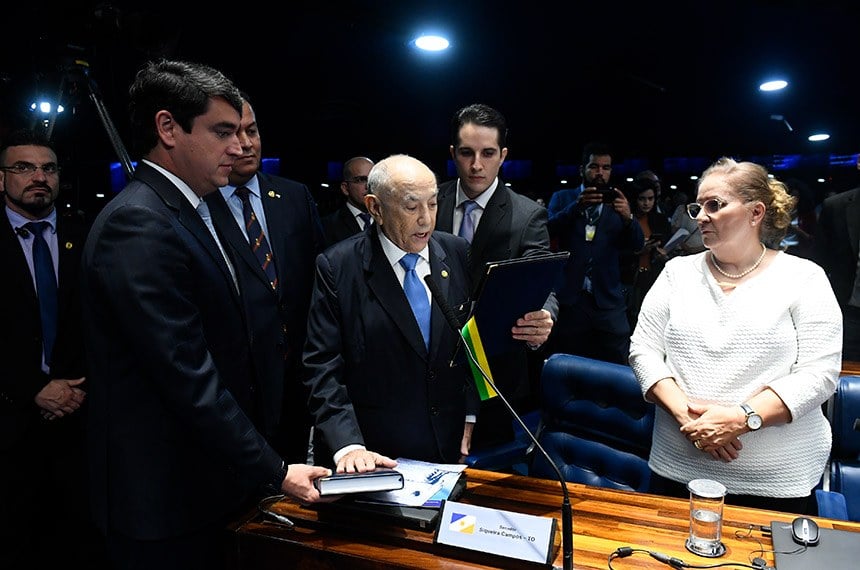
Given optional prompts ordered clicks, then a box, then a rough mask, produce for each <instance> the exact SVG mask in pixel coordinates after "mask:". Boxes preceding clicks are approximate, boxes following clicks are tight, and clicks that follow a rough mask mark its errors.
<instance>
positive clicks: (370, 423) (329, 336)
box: [304, 155, 477, 471]
mask: <svg viewBox="0 0 860 570" xmlns="http://www.w3.org/2000/svg"><path fill="white" fill-rule="evenodd" d="M436 195H437V188H436V177H435V175H434V174H433V172H432V171H431V170H430V169H429V168H427V166H425V165H424V164H423V163H421V162H420V161H418V160H416V159H414V158H412V157H409V156H405V155H395V156H391V157H389V158H386V159H384V160H382V161H380V162H378V163H377V164H376V165H375V166H374V167H373V169H372V170H371V171H370V176H369V179H368V196H367V199H366V200H367V209H368V211H369V212H370V213H371V214H372V215H373V219H374V223H373V225H371V227H370V230H369V231H367V232H363V233H361V234H357V235H354V236H352V237H351V238H348V239H346V240H344V241H341V242H339V243H337V244H335V245H334V246H331V247H329V248H328V249H327V250H326V251H324V252H323V253H322V254H320V255H319V256H318V257H317V264H316V265H317V274H316V283H315V285H314V294H313V299H312V302H311V311H310V315H309V318H308V342H307V345H306V348H305V353H304V362H305V365H306V366H307V367H308V368H309V370H310V377H309V379H308V385H309V386H310V390H311V398H310V409H311V413H312V414H313V415H314V417H315V424H314V451H315V459H316V461H317V462H321V463H323V464H328V463H331V464H333V465H336V468H337V470H338V471H354V470H355V471H366V470H370V469H373V468H374V467H379V466H386V467H390V466H393V465H394V461H393V460H392V457H394V458H396V457H398V456H403V457H408V458H411V459H419V460H424V461H433V462H443V463H456V462H458V461H460V459H461V457H462V456H465V455H467V454H468V452H469V445H470V439H471V431H472V423H470V422H467V421H466V418H467V415H473V414H474V413H475V411H476V407H477V399H476V397H477V394H476V391H475V389H474V385H473V384H472V383H471V382H468V381H467V377H466V372H465V369H464V367H463V366H460V365H454V366H451V365H450V361H451V358H452V356H453V354H454V350H455V348H456V347H457V342H458V335H457V333H455V332H454V331H453V330H451V328H450V327H449V326H448V324H447V323H446V321H445V317H444V315H443V312H442V309H441V308H440V307H439V303H438V299H436V298H433V297H432V296H431V294H430V291H429V288H428V286H427V285H426V282H425V277H426V276H428V275H429V276H430V279H432V280H434V281H435V282H436V283H437V284H438V287H439V290H440V291H441V293H442V296H443V297H444V301H447V303H448V304H449V305H450V306H451V307H452V308H453V309H452V310H454V311H455V316H456V317H458V318H461V319H462V318H463V317H464V316H465V312H466V311H468V303H467V301H468V297H469V288H470V284H469V275H468V265H467V250H468V243H467V242H466V240H464V239H461V238H459V237H456V236H452V235H450V234H446V233H444V232H438V233H434V232H433V229H434V226H435V223H436Z"/></svg>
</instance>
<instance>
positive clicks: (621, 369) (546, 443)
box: [529, 354, 654, 491]
mask: <svg viewBox="0 0 860 570" xmlns="http://www.w3.org/2000/svg"><path fill="white" fill-rule="evenodd" d="M541 409H542V412H543V417H542V422H543V426H542V431H541V433H540V437H539V441H540V443H541V445H542V446H543V448H544V449H545V450H546V451H547V453H548V454H549V455H550V457H552V458H553V460H554V461H555V462H556V464H557V465H558V466H559V469H560V470H561V472H562V475H563V476H564V478H565V480H566V481H568V482H571V483H584V484H587V485H593V486H598V487H610V488H614V489H626V490H636V491H647V490H648V485H649V482H650V475H651V472H650V470H649V468H648V454H649V452H650V449H651V431H652V427H653V425H654V404H650V403H648V402H646V401H645V400H644V399H643V397H642V392H641V391H640V388H639V383H638V382H637V381H636V377H635V376H634V374H633V370H632V369H631V368H630V367H629V366H622V365H620V364H614V363H610V362H603V361H600V360H593V359H591V358H585V357H582V356H574V355H569V354H554V355H552V356H551V357H549V358H548V359H547V361H546V362H545V363H544V367H543V372H542V374H541ZM529 474H530V475H533V476H536V477H543V478H547V479H555V478H556V474H555V470H553V468H552V466H550V465H549V463H548V462H547V461H546V459H545V458H544V457H543V455H542V454H540V453H539V452H535V453H534V454H533V457H532V462H531V468H530V470H529Z"/></svg>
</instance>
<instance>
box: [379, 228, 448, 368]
mask: <svg viewBox="0 0 860 570" xmlns="http://www.w3.org/2000/svg"><path fill="white" fill-rule="evenodd" d="M371 228H372V231H371V232H370V233H368V234H367V237H366V239H367V240H369V242H370V244H369V245H370V247H369V248H367V249H366V250H365V251H366V252H367V253H366V254H365V260H364V267H365V271H367V273H368V278H367V286H368V288H370V290H371V291H372V292H373V294H374V295H375V296H376V298H377V299H379V304H380V305H381V306H382V308H383V310H385V312H386V313H388V315H389V317H390V318H391V320H392V321H394V324H395V326H396V327H397V328H398V329H400V332H401V333H402V334H403V336H404V337H405V338H406V340H407V341H408V342H409V345H410V346H411V347H412V348H413V349H414V350H415V352H416V353H418V354H419V355H420V356H421V358H424V359H426V358H427V347H425V346H424V337H423V336H422V335H421V330H420V329H419V328H418V323H417V322H416V321H415V315H414V314H413V313H412V307H411V306H410V305H409V300H408V299H407V298H406V293H404V292H403V287H402V286H401V285H400V282H399V281H398V280H397V275H395V273H394V269H393V268H392V267H391V265H390V264H389V263H388V258H387V257H385V252H383V251H382V245H381V244H380V243H379V236H378V235H377V233H376V228H375V226H371ZM430 330H431V335H432V331H433V322H432V320H431V324H430ZM431 348H432V344H431Z"/></svg>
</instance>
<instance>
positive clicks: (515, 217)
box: [436, 104, 556, 450]
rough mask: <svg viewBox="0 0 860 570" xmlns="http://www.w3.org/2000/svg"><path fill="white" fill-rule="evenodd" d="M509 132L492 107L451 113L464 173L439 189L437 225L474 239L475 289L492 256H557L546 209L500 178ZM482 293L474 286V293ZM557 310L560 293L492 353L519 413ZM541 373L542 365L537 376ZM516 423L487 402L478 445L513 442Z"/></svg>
mask: <svg viewBox="0 0 860 570" xmlns="http://www.w3.org/2000/svg"><path fill="white" fill-rule="evenodd" d="M507 130H508V128H507V123H506V121H505V118H504V116H503V115H502V114H501V113H500V112H498V111H497V110H496V109H493V108H492V107H489V106H487V105H482V104H475V105H469V106H467V107H464V108H462V109H460V110H458V111H457V112H456V113H455V114H454V116H453V118H452V123H451V146H450V153H451V158H453V159H454V163H455V164H456V166H457V175H458V177H457V179H456V180H450V181H448V182H445V183H443V184H441V185H440V186H439V213H438V220H437V225H436V227H437V229H439V230H441V231H444V232H449V233H458V234H459V235H460V236H464V237H466V239H467V240H469V241H470V242H471V248H470V266H469V272H470V275H471V281H472V284H473V288H474V287H477V286H478V285H479V283H480V279H481V275H483V273H484V270H485V267H486V264H487V262H489V261H502V260H506V259H516V258H519V257H526V256H529V255H534V254H541V253H550V243H549V233H548V232H547V228H546V220H547V215H546V209H545V208H544V207H543V206H541V205H539V204H538V203H537V202H535V201H534V200H532V199H531V198H527V197H525V196H522V195H520V194H517V193H516V192H514V191H513V190H511V189H510V188H508V187H507V186H505V185H504V183H503V182H502V181H501V179H500V178H499V171H500V170H501V167H502V164H503V163H504V161H505V158H506V157H507V154H508V148H507V146H506V139H507ZM467 207H468V213H467V210H466V209H465V208H467ZM475 293H476V292H475V291H474V290H473V296H474V294H475ZM555 313H556V302H555V297H554V296H553V295H550V297H549V298H548V299H547V302H546V304H545V305H544V308H543V309H540V310H536V311H533V312H530V313H527V314H525V315H523V317H522V318H521V319H519V320H518V322H517V323H511V325H512V332H511V334H512V335H513V338H515V339H518V340H522V341H524V342H522V343H521V346H520V347H519V349H518V350H514V351H510V352H506V353H504V354H496V355H490V358H489V365H490V371H489V372H490V374H491V375H492V377H493V381H494V383H495V384H496V386H498V388H499V390H500V391H501V392H502V394H504V395H505V397H506V398H507V399H508V400H509V401H510V402H511V404H512V405H514V408H515V409H517V411H518V412H520V413H522V412H525V411H527V408H529V407H531V406H533V405H534V402H535V400H534V398H533V397H532V396H533V394H532V392H533V390H532V386H531V384H532V382H530V378H529V358H539V354H538V353H534V355H533V356H530V355H529V352H528V351H529V349H528V348H527V345H528V347H530V349H531V350H532V351H534V350H535V349H537V348H539V347H540V346H541V345H542V344H543V343H544V342H546V340H547V338H548V337H549V334H550V331H551V330H552V326H553V318H554V317H555ZM515 324H516V326H514V325H515ZM538 374H539V369H538V372H536V373H534V374H533V376H537V375H538ZM512 421H513V419H512V418H511V415H510V412H509V411H508V410H507V409H505V408H504V406H503V404H502V402H501V400H499V399H498V398H494V399H490V400H487V401H485V402H483V403H482V405H481V412H480V415H479V417H478V421H477V423H476V424H475V433H474V436H473V443H472V445H473V448H474V449H476V450H477V449H479V448H481V447H484V446H487V445H492V444H496V443H500V442H502V441H507V440H510V439H511V438H512V437H513V430H512V428H511V425H512V424H511V422H512Z"/></svg>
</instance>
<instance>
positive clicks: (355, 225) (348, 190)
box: [323, 156, 373, 245]
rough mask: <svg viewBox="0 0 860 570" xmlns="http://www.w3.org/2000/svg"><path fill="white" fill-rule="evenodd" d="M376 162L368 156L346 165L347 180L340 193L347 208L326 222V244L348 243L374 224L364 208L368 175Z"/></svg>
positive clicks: (357, 157)
mask: <svg viewBox="0 0 860 570" xmlns="http://www.w3.org/2000/svg"><path fill="white" fill-rule="evenodd" d="M371 168H373V161H372V160H370V159H369V158H367V157H364V156H355V157H353V158H350V159H349V160H347V161H346V162H345V163H344V164H343V180H342V181H341V183H340V191H341V192H342V193H343V195H344V196H346V200H344V203H343V205H342V206H341V207H340V208H338V209H337V210H335V211H334V212H332V213H330V214H328V215H327V216H325V217H324V218H323V230H324V231H325V237H326V244H327V245H331V244H333V243H337V242H339V241H341V240H345V239H346V238H348V237H349V236H351V235H354V234H357V233H358V232H363V231H364V230H365V229H367V226H369V225H370V223H371V222H372V221H373V218H371V217H370V214H369V213H368V212H367V207H366V206H365V205H364V197H365V196H367V175H368V174H369V173H370V169H371Z"/></svg>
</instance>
